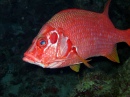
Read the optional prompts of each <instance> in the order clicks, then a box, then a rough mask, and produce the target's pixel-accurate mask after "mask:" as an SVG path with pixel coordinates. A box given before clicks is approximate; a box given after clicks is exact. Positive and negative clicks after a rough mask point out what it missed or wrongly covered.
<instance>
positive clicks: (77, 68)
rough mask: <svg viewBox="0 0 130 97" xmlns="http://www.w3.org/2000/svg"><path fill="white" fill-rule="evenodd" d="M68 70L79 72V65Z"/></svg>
mask: <svg viewBox="0 0 130 97" xmlns="http://www.w3.org/2000/svg"><path fill="white" fill-rule="evenodd" d="M70 68H71V69H72V70H73V71H75V72H79V69H80V64H76V65H71V66H70Z"/></svg>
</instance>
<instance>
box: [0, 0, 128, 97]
mask: <svg viewBox="0 0 130 97" xmlns="http://www.w3.org/2000/svg"><path fill="white" fill-rule="evenodd" d="M106 1H107V0H0V97H130V47H129V46H128V45H127V44H126V43H119V44H118V45H117V50H118V53H119V58H120V61H121V63H119V64H117V63H114V62H111V61H109V60H107V59H106V58H104V57H98V58H93V61H92V62H91V64H92V65H93V66H94V68H93V69H88V68H87V67H85V66H84V65H83V64H82V66H81V70H80V72H79V73H75V72H73V71H71V70H70V68H69V67H66V68H61V69H43V68H41V67H38V66H35V65H32V64H29V63H25V62H23V61H22V57H23V53H24V52H25V51H26V50H27V48H28V47H29V45H30V44H31V42H32V40H33V38H34V37H35V36H36V35H37V33H38V32H39V29H40V28H41V27H42V25H43V24H45V22H47V21H48V20H49V19H50V18H51V17H52V16H53V15H54V14H55V13H57V12H59V11H61V10H63V9H68V8H81V9H86V10H91V11H95V12H102V11H103V9H104V4H105V3H106ZM109 16H110V19H111V20H112V22H113V24H114V25H115V27H116V28H118V29H128V28H130V0H112V2H111V5H110V9H109ZM95 23H96V22H95ZM124 34H125V33H124Z"/></svg>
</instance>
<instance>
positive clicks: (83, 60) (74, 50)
mask: <svg viewBox="0 0 130 97" xmlns="http://www.w3.org/2000/svg"><path fill="white" fill-rule="evenodd" d="M73 52H74V53H75V54H76V55H77V57H78V58H79V59H80V60H81V62H83V63H84V64H85V65H86V66H87V67H88V68H92V66H91V65H90V64H89V63H88V62H89V61H91V60H85V59H83V58H82V57H80V56H79V55H78V53H77V52H76V48H75V47H73Z"/></svg>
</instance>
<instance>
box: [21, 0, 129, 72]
mask: <svg viewBox="0 0 130 97" xmlns="http://www.w3.org/2000/svg"><path fill="white" fill-rule="evenodd" d="M110 1H111V0H109V1H108V3H107V4H106V8H105V10H104V12H103V13H96V12H91V11H86V10H81V9H67V10H63V11H61V12H59V13H57V14H56V15H54V16H53V17H52V18H51V19H50V20H49V21H48V22H47V23H46V24H44V25H43V27H42V28H41V30H40V31H39V33H38V35H37V36H36V37H35V38H34V40H33V42H32V45H31V46H30V48H29V49H28V50H27V51H26V52H25V53H24V58H23V60H24V61H26V62H29V63H32V64H36V65H39V66H41V67H43V68H60V67H66V66H70V67H71V68H72V69H73V70H75V71H79V65H74V64H78V63H82V62H83V63H84V64H85V65H87V66H88V67H91V65H90V64H88V61H90V60H85V59H87V58H90V57H95V56H105V57H107V58H108V59H110V60H112V61H114V62H119V58H118V54H117V51H116V43H118V42H126V43H128V45H130V29H128V30H119V29H116V28H115V27H114V25H113V24H112V22H111V20H110V19H109V17H108V7H109V4H110Z"/></svg>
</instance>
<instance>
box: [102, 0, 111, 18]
mask: <svg viewBox="0 0 130 97" xmlns="http://www.w3.org/2000/svg"><path fill="white" fill-rule="evenodd" d="M110 2H111V0H108V1H107V3H106V5H105V9H104V11H103V14H104V15H106V16H108V10H109V5H110Z"/></svg>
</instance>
